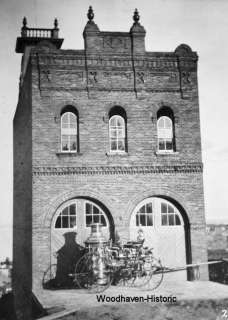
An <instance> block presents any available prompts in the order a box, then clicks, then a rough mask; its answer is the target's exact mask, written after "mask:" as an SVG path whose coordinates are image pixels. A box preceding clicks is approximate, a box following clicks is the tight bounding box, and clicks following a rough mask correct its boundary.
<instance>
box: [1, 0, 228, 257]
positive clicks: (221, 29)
mask: <svg viewBox="0 0 228 320" xmlns="http://www.w3.org/2000/svg"><path fill="white" fill-rule="evenodd" d="M89 5H92V6H93V9H94V13H95V19H94V20H95V22H96V24H97V25H98V26H99V28H100V30H101V31H129V30H130V27H131V25H132V22H133V21H132V15H133V11H134V9H135V8H138V10H139V13H140V17H141V18H140V22H141V24H142V25H143V26H144V27H145V29H146V32H147V33H146V50H147V51H174V50H175V48H176V47H177V46H178V45H179V44H181V43H186V44H188V45H190V47H191V48H192V49H193V50H194V51H197V52H198V55H199V68H198V80H199V99H200V118H201V136H202V150H203V163H204V192H205V208H206V219H207V221H215V220H216V221H218V220H219V221H225V222H228V182H227V181H228V143H227V138H228V124H227V118H228V81H227V77H228V63H227V58H228V40H227V35H228V21H227V16H228V1H227V0H172V1H170V0H140V1H139V0H112V1H108V0H89V1H88V0H81V1H80V0H55V1H53V0H20V1H18V0H0V42H1V48H0V146H1V156H0V200H1V212H0V259H2V258H4V257H6V256H9V257H12V211H13V192H12V188H13V169H12V167H13V153H12V143H13V141H12V121H13V116H14V112H15V109H16V105H17V99H18V83H19V74H20V63H21V54H16V53H15V44H16V38H17V37H18V36H20V29H21V26H22V19H23V17H24V16H26V17H27V21H28V27H36V28H39V27H46V28H52V27H53V21H54V18H55V17H57V18H58V21H59V28H60V37H62V38H64V39H65V40H64V43H63V46H62V49H83V37H82V32H83V29H84V26H85V24H86V22H87V17H86V13H87V11H88V7H89Z"/></svg>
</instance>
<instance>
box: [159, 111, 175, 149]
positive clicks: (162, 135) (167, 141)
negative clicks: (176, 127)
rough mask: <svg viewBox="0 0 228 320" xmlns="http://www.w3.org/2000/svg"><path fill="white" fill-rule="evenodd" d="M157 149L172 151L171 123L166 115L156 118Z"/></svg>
mask: <svg viewBox="0 0 228 320" xmlns="http://www.w3.org/2000/svg"><path fill="white" fill-rule="evenodd" d="M157 126H158V150H159V151H173V149H174V148H173V123H172V120H171V119H170V118H169V117H167V116H162V117H160V118H159V119H158V122H157Z"/></svg>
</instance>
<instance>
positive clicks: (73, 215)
mask: <svg viewBox="0 0 228 320" xmlns="http://www.w3.org/2000/svg"><path fill="white" fill-rule="evenodd" d="M96 222H98V223H101V224H102V225H103V228H102V232H103V234H104V236H105V237H106V239H109V238H110V219H108V216H107V214H106V213H105V211H104V209H103V208H101V206H99V205H98V204H97V203H95V202H93V201H91V200H87V199H83V198H77V199H72V200H69V201H67V202H65V203H64V204H62V205H61V206H60V207H59V208H58V210H57V211H56V213H55V215H54V217H53V220H52V225H51V263H52V264H55V263H56V252H57V251H58V250H59V249H60V248H61V247H63V245H64V243H65V236H64V235H65V234H69V233H73V232H76V242H77V243H78V244H80V245H82V246H84V241H85V240H86V239H87V238H88V237H89V235H90V231H91V228H90V224H91V223H96Z"/></svg>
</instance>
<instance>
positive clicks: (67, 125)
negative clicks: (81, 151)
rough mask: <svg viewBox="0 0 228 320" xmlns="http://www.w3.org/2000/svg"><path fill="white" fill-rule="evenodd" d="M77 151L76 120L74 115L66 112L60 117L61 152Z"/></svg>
mask: <svg viewBox="0 0 228 320" xmlns="http://www.w3.org/2000/svg"><path fill="white" fill-rule="evenodd" d="M77 151H78V118H77V115H76V113H74V112H72V111H66V112H64V113H62V115H61V152H77Z"/></svg>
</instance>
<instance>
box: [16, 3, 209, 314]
mask: <svg viewBox="0 0 228 320" xmlns="http://www.w3.org/2000/svg"><path fill="white" fill-rule="evenodd" d="M133 20H134V21H133V25H132V27H131V29H130V31H129V32H102V31H100V30H99V28H98V26H97V25H96V24H95V22H94V14H93V12H92V9H91V8H90V10H89V12H88V22H87V24H86V26H85V29H84V32H83V37H84V49H83V50H62V49H61V44H62V42H63V39H60V38H58V25H57V21H55V25H54V28H53V29H32V28H28V27H27V22H26V19H24V21H23V27H22V34H21V37H19V38H18V39H17V44H16V52H18V53H23V57H22V67H21V77H20V92H19V102H18V106H17V110H16V113H15V117H14V277H13V279H14V281H13V285H14V290H15V296H16V298H15V302H16V306H17V309H18V310H23V312H22V313H21V314H20V316H21V317H22V318H23V317H24V318H25V319H28V314H29V312H30V311H29V303H28V301H30V300H29V297H30V292H31V289H33V291H34V292H35V293H36V292H37V291H40V290H43V289H42V278H43V274H44V272H45V270H46V269H47V268H48V267H49V266H50V265H51V264H55V263H56V255H55V253H56V251H58V250H59V249H60V248H61V247H62V246H63V244H64V241H66V237H65V239H64V234H65V233H67V232H71V231H76V232H77V238H76V240H77V242H78V243H80V244H83V242H84V241H85V239H86V238H87V237H88V235H89V232H90V228H89V224H90V223H91V222H100V223H102V224H103V231H104V233H105V235H106V237H107V238H112V239H113V240H114V238H115V235H116V233H118V235H119V237H120V238H121V239H123V240H124V241H125V240H127V239H136V237H137V231H138V229H139V228H142V229H143V231H144V234H145V238H146V244H148V245H149V246H152V247H153V248H154V253H155V255H156V256H157V257H160V258H161V260H162V262H163V264H164V265H166V266H169V267H175V266H181V265H185V264H186V263H191V262H196V261H197V262H198V261H207V246H206V233H205V217H204V197H203V177H202V159H201V139H200V120H199V103H198V86H197V60H198V56H197V54H196V52H193V51H192V50H191V48H190V47H189V46H187V45H184V44H182V45H180V46H178V47H177V48H176V49H175V50H174V51H173V52H147V51H146V50H145V34H146V32H145V29H144V27H143V26H142V25H141V24H140V22H139V15H138V12H137V11H136V12H135V13H134V17H133ZM177 277H179V278H180V279H183V280H185V279H187V278H188V279H190V275H189V274H187V272H185V271H184V272H182V273H178V275H177ZM201 279H207V270H206V269H202V272H201ZM25 310H26V311H25ZM18 312H19V311H18ZM26 312H28V314H25V313H26ZM18 314H19V313H18ZM20 316H19V317H20Z"/></svg>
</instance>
